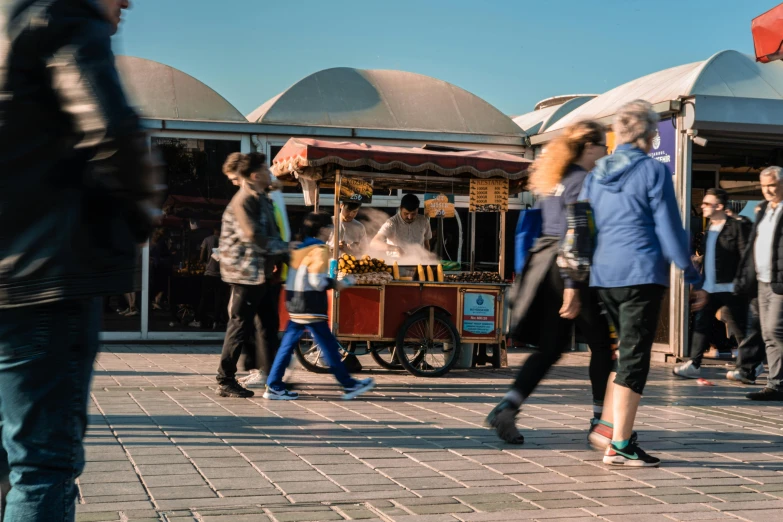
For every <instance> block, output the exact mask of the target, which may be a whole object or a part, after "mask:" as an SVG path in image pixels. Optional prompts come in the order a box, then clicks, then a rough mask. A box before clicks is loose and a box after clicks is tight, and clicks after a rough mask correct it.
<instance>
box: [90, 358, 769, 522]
mask: <svg viewBox="0 0 783 522" xmlns="http://www.w3.org/2000/svg"><path fill="white" fill-rule="evenodd" d="M217 353H218V349H217V348H215V347H171V346H143V347H138V346H135V347H134V346H109V347H107V348H106V349H105V351H104V352H103V353H102V354H101V355H100V358H99V361H98V364H97V367H96V376H95V383H94V386H93V395H92V404H91V411H90V428H89V433H88V435H87V458H88V464H87V468H86V470H85V473H84V474H83V475H82V477H81V478H80V479H79V488H80V495H81V496H80V502H81V504H80V505H79V507H78V519H79V520H81V521H85V522H86V521H105V520H123V521H128V520H133V521H140V520H145V521H146V520H149V521H153V520H157V521H160V520H164V521H171V522H174V521H178V522H179V521H192V520H201V521H205V522H217V521H232V522H234V521H235V522H242V521H251V520H252V521H278V522H288V521H315V520H365V521H371V520H373V521H386V522H388V521H397V522H404V521H408V520H419V521H430V522H440V521H450V522H455V521H464V522H468V521H470V522H478V521H492V520H542V521H543V520H547V521H549V520H558V521H560V522H565V521H571V522H582V521H588V520H604V521H618V522H619V521H623V522H653V521H659V520H660V521H672V520H681V521H685V520H700V521H710V520H716V521H718V520H720V521H726V520H745V521H751V522H762V521H777V520H781V519H783V509H782V508H783V439H781V435H783V408H782V407H781V405H780V404H779V403H778V404H755V403H751V402H749V401H747V400H745V399H744V398H743V395H744V393H746V391H747V390H748V387H741V386H736V385H731V384H728V383H727V382H726V381H725V380H722V379H720V380H718V379H717V377H718V375H719V374H720V375H722V374H723V373H725V369H719V368H713V369H711V370H710V375H711V376H712V377H715V378H716V379H715V380H714V382H715V383H716V385H717V386H715V387H699V386H697V385H696V383H695V382H693V381H680V380H675V378H673V377H672V376H671V375H670V369H669V368H667V367H664V366H659V367H656V368H654V369H653V372H652V374H651V382H650V383H649V384H648V393H647V395H646V396H645V399H644V403H643V404H644V405H643V407H642V408H641V411H640V415H639V424H638V429H639V431H640V438H641V441H642V446H643V447H644V448H645V449H647V450H648V451H650V452H653V453H654V454H656V455H657V456H659V457H660V458H662V459H663V461H664V462H663V465H662V466H661V468H659V469H639V470H627V469H622V468H621V469H617V468H612V469H608V468H607V467H605V466H604V465H603V464H602V463H601V462H600V460H601V454H600V453H597V452H594V451H589V450H588V449H587V447H586V445H585V435H586V429H587V426H588V419H589V418H590V417H591V406H590V404H591V400H590V390H589V382H588V380H587V367H586V363H587V361H588V359H587V357H586V356H585V355H583V354H572V355H568V356H566V357H564V358H563V360H562V361H561V363H560V365H559V366H558V367H557V368H556V369H555V370H554V371H553V372H551V374H550V375H549V378H548V379H546V380H545V381H544V383H543V385H542V386H541V387H540V388H539V390H538V392H537V393H536V395H535V396H534V397H533V398H532V399H531V400H530V401H529V402H528V403H527V404H526V405H525V407H524V409H523V412H522V414H521V415H520V417H519V423H520V426H521V427H522V429H523V431H524V434H525V437H526V439H527V440H526V443H525V445H524V446H522V447H514V446H508V445H504V444H502V443H500V442H498V440H497V439H496V438H495V436H494V434H493V433H492V432H490V431H488V430H487V429H485V428H484V427H483V420H484V416H485V415H486V414H487V413H488V412H489V410H490V409H491V408H492V406H493V405H494V404H495V402H496V401H497V399H498V397H499V396H500V395H501V394H502V393H503V392H504V391H505V389H506V387H507V386H508V383H509V381H510V379H511V376H512V374H513V369H507V370H486V369H479V370H472V371H454V372H452V373H451V374H449V375H448V376H447V377H445V378H440V379H417V378H414V377H411V376H409V375H408V374H405V373H393V372H385V371H382V370H377V369H375V370H372V369H371V370H370V371H368V372H365V373H367V374H373V375H374V376H375V378H376V379H377V380H378V383H379V385H378V388H377V389H376V391H375V392H373V393H371V394H369V395H368V396H367V397H366V398H365V399H360V400H356V401H351V402H344V401H341V400H340V398H339V391H338V389H337V386H336V385H335V384H334V382H333V381H332V380H331V377H330V376H323V375H315V374H311V373H307V372H304V371H301V370H296V371H293V372H292V375H291V378H290V380H291V381H292V382H297V383H299V384H300V386H299V388H298V390H299V391H300V393H301V394H302V397H301V398H300V400H298V401H293V402H270V401H264V399H262V398H260V397H258V398H254V399H249V400H243V399H224V398H220V397H217V396H216V395H215V394H214V391H213V389H212V388H213V387H214V377H213V375H214V370H215V368H216V365H217ZM524 357H525V355H524V354H512V355H511V356H510V360H511V364H512V365H518V364H519V362H520V361H521V360H522V359H523V358H524ZM363 359H364V358H363ZM362 362H363V363H365V364H367V365H369V362H370V361H369V360H367V361H365V360H363V361H362Z"/></svg>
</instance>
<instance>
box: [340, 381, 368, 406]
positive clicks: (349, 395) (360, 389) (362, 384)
mask: <svg viewBox="0 0 783 522" xmlns="http://www.w3.org/2000/svg"><path fill="white" fill-rule="evenodd" d="M373 388H375V379H373V378H372V377H370V378H369V379H362V380H360V381H356V384H354V385H353V386H351V387H350V388H345V393H344V394H343V400H344V401H350V400H351V399H353V398H355V397H358V396H359V395H361V394H363V393H365V392H368V391H370V390H372V389H373Z"/></svg>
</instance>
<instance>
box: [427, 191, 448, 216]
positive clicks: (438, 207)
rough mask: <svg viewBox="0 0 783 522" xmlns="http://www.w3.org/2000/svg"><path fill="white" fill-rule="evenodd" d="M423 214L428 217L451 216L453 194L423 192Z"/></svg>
mask: <svg viewBox="0 0 783 522" xmlns="http://www.w3.org/2000/svg"><path fill="white" fill-rule="evenodd" d="M424 215H425V216H427V217H430V218H440V217H442V218H453V217H454V196H447V195H446V194H443V193H441V194H424Z"/></svg>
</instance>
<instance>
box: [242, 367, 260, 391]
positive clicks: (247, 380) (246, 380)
mask: <svg viewBox="0 0 783 522" xmlns="http://www.w3.org/2000/svg"><path fill="white" fill-rule="evenodd" d="M237 380H238V381H239V384H241V385H242V386H244V387H245V388H263V387H264V386H266V375H264V373H263V372H259V371H257V370H256V371H251V372H250V373H249V374H248V375H245V376H244V377H242V378H241V379H237Z"/></svg>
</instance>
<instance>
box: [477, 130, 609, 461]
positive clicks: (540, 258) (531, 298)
mask: <svg viewBox="0 0 783 522" xmlns="http://www.w3.org/2000/svg"><path fill="white" fill-rule="evenodd" d="M605 155H606V140H605V132H604V128H603V127H602V126H601V125H600V124H598V123H595V122H581V123H577V124H575V125H572V126H571V127H569V128H568V129H566V130H565V132H564V133H563V135H561V136H560V137H558V138H556V139H555V140H554V141H552V142H551V143H550V144H549V145H548V146H547V148H546V150H545V152H544V153H543V155H542V156H541V157H540V158H539V159H537V160H536V163H535V165H534V166H533V173H532V174H531V176H530V185H531V188H532V190H533V191H534V192H535V193H536V194H537V195H538V201H537V202H536V208H539V209H541V214H542V222H543V223H542V237H540V238H539V239H538V241H537V242H536V243H535V244H534V246H533V247H532V248H531V249H530V252H529V260H528V261H527V264H526V266H525V269H524V271H523V273H522V274H520V275H519V276H518V278H519V286H518V288H520V289H521V290H520V295H519V296H518V297H517V298H516V300H515V301H514V302H512V303H511V306H512V324H514V325H515V327H514V332H515V334H514V336H515V337H520V336H522V337H523V338H524V340H525V341H527V342H528V343H529V344H535V345H537V346H538V350H537V351H535V352H533V353H532V354H530V356H529V357H528V358H527V359H526V360H525V362H524V364H523V365H522V367H521V368H520V370H519V373H518V374H517V378H516V380H515V381H514V384H513V385H512V387H511V390H509V392H508V393H507V394H506V396H505V397H504V398H503V400H501V401H500V403H499V404H498V405H497V406H496V407H495V409H493V410H492V412H491V413H490V414H489V416H488V417H487V424H489V425H490V426H492V427H493V428H495V430H496V431H497V434H498V436H499V437H500V438H501V439H503V440H504V441H506V442H509V443H511V444H522V443H523V442H524V437H523V436H522V435H521V434H520V433H519V430H518V429H517V427H516V421H515V419H516V415H517V414H518V412H519V408H520V406H521V404H522V402H523V401H524V400H525V399H526V398H527V397H528V396H529V395H530V394H531V393H532V392H533V390H534V389H535V388H536V386H537V385H538V383H539V382H540V381H541V379H542V378H543V377H544V375H546V373H547V371H549V368H551V367H552V365H554V364H555V363H556V362H557V361H558V359H560V356H561V355H562V353H563V352H564V351H565V350H566V349H567V348H568V346H569V344H570V340H571V332H572V328H571V327H572V324H573V323H574V322H575V323H576V326H577V328H578V329H579V330H580V331H581V333H582V335H583V336H584V337H585V338H586V339H587V343H588V345H589V346H590V350H591V352H592V356H591V359H590V382H591V384H592V388H593V404H594V407H593V413H594V417H596V418H600V417H601V412H602V410H603V407H604V406H603V403H604V400H605V395H606V389H607V384H608V382H609V378H610V375H611V373H612V371H613V368H614V361H613V353H612V343H611V338H610V330H609V324H608V321H607V319H606V318H605V316H604V315H603V314H602V313H601V307H600V304H599V300H598V297H597V292H596V291H595V290H593V289H590V288H588V287H587V285H586V284H578V283H576V282H575V281H573V280H571V279H568V278H567V277H565V276H564V274H562V273H561V271H560V269H559V268H558V266H557V263H556V256H557V250H558V246H559V244H560V241H561V239H562V238H563V237H564V236H565V233H566V205H568V204H569V203H574V202H576V200H577V197H578V195H579V192H580V190H581V189H582V184H583V182H584V179H585V177H586V176H587V173H588V171H589V170H590V169H592V168H593V166H594V165H595V162H596V160H598V159H599V158H601V157H603V156H605ZM535 333H538V338H537V339H535V338H532V337H531V335H532V336H533V337H534V336H535ZM596 426H599V424H598V421H594V422H593V423H592V425H591V432H592V431H594V429H593V428H595V427H596ZM601 426H603V428H605V429H608V431H609V433H608V435H609V436H608V438H606V437H599V438H600V439H603V440H602V441H596V442H597V444H598V445H599V446H603V447H605V446H606V445H608V444H609V442H610V441H611V426H606V425H601ZM594 438H595V437H594Z"/></svg>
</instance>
